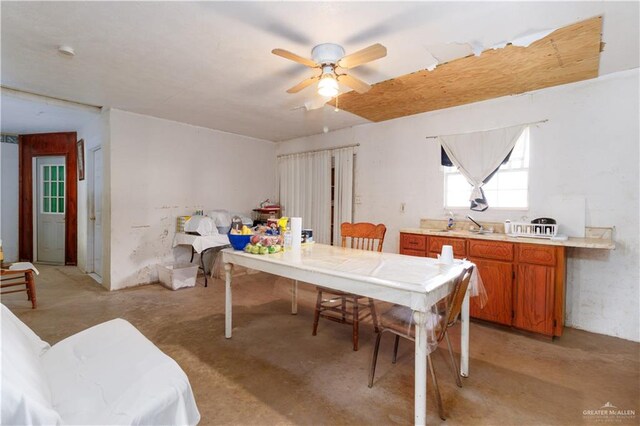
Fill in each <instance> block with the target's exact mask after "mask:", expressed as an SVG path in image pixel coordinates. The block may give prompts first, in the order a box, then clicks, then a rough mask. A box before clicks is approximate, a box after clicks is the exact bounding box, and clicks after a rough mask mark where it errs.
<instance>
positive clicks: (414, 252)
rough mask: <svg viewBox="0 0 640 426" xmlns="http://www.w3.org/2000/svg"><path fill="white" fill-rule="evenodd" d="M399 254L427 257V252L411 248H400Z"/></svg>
mask: <svg viewBox="0 0 640 426" xmlns="http://www.w3.org/2000/svg"><path fill="white" fill-rule="evenodd" d="M400 254H406V255H408V256H419V257H427V253H426V252H425V251H424V250H411V249H406V248H401V249H400Z"/></svg>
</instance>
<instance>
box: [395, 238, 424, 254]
mask: <svg viewBox="0 0 640 426" xmlns="http://www.w3.org/2000/svg"><path fill="white" fill-rule="evenodd" d="M426 248H427V236H426V235H416V234H400V250H404V249H409V250H422V251H424V250H425V249H426Z"/></svg>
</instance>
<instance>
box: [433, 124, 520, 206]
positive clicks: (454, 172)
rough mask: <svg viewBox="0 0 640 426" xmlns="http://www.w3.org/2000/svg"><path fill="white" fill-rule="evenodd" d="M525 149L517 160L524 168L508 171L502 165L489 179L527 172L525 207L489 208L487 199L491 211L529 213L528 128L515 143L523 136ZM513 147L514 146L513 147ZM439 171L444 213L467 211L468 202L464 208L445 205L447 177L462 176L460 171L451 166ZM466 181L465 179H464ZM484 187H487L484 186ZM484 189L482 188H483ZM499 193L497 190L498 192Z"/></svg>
mask: <svg viewBox="0 0 640 426" xmlns="http://www.w3.org/2000/svg"><path fill="white" fill-rule="evenodd" d="M525 134H526V136H525V139H526V142H525V148H524V156H523V158H518V159H517V161H524V162H525V163H526V167H518V168H508V169H502V167H503V165H501V166H500V169H499V170H498V171H497V172H496V174H495V175H494V176H493V177H492V178H491V180H493V179H494V178H496V177H497V176H498V174H500V173H505V172H507V173H508V172H513V171H526V172H527V187H526V191H527V197H526V202H527V205H526V206H525V207H493V206H491V199H490V198H487V201H488V202H489V206H490V207H489V208H490V209H491V210H497V211H529V208H530V207H531V203H530V202H531V194H530V190H531V185H530V179H529V177H530V175H531V174H530V171H531V128H530V127H526V128H525V129H524V130H523V131H522V134H521V135H520V137H519V138H518V141H517V142H516V146H517V144H518V143H519V142H520V138H522V137H523V135H525ZM514 147H515V146H514ZM512 159H513V158H509V161H508V162H507V164H509V162H511V160H512ZM440 169H441V171H442V181H443V182H442V183H443V185H442V186H443V193H442V198H443V199H442V205H443V209H444V210H446V211H468V210H469V206H470V204H471V202H470V201H469V202H468V204H467V205H466V206H448V205H447V200H448V197H447V176H451V175H462V174H461V173H460V171H459V170H458V168H457V167H456V166H452V167H447V166H442V165H441V166H440ZM465 181H466V179H465ZM485 185H488V183H487V184H485ZM483 188H484V186H483ZM471 189H472V188H471V185H469V193H471ZM498 191H499V190H498Z"/></svg>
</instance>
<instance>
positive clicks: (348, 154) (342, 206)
mask: <svg viewBox="0 0 640 426" xmlns="http://www.w3.org/2000/svg"><path fill="white" fill-rule="evenodd" d="M333 158H334V170H335V175H334V194H333V245H334V246H339V245H340V244H341V241H342V240H341V236H340V224H341V223H343V222H353V166H354V164H353V160H354V148H353V147H349V148H342V149H337V150H335V151H333Z"/></svg>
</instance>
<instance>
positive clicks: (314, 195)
mask: <svg viewBox="0 0 640 426" xmlns="http://www.w3.org/2000/svg"><path fill="white" fill-rule="evenodd" d="M278 192H279V196H280V204H281V205H282V206H283V207H284V209H285V214H286V215H287V216H289V217H301V218H302V226H303V228H312V229H313V239H314V240H315V241H316V242H318V243H323V244H329V243H330V242H331V152H330V151H319V152H310V153H303V154H294V155H288V156H285V157H280V158H279V159H278Z"/></svg>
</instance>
